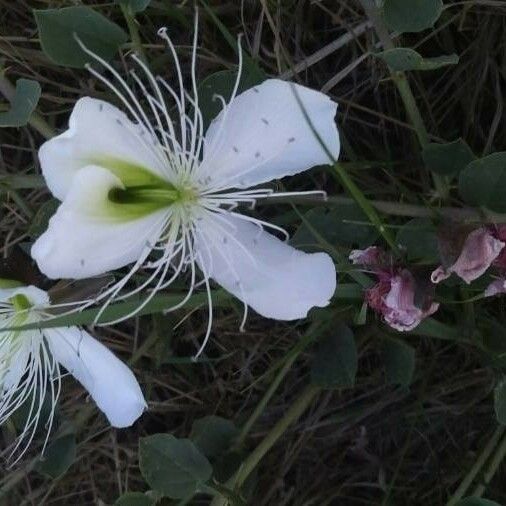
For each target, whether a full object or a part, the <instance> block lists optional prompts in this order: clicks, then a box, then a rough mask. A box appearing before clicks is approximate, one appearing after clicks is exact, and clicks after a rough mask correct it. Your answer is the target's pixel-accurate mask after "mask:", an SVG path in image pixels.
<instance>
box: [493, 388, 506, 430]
mask: <svg viewBox="0 0 506 506" xmlns="http://www.w3.org/2000/svg"><path fill="white" fill-rule="evenodd" d="M494 409H495V416H496V418H497V421H498V422H499V423H500V424H501V425H506V378H503V379H502V380H501V381H500V382H499V383H498V384H497V386H496V387H495V389H494Z"/></svg>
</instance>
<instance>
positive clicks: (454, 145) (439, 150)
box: [422, 139, 475, 176]
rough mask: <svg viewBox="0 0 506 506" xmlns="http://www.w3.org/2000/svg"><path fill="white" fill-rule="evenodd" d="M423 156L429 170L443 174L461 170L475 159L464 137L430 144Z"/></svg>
mask: <svg viewBox="0 0 506 506" xmlns="http://www.w3.org/2000/svg"><path fill="white" fill-rule="evenodd" d="M422 157H423V161H424V162H425V166H426V167H427V168H428V169H429V170H431V171H432V172H435V173H436V174H441V175H443V176H450V175H453V174H457V173H459V172H461V171H462V170H464V169H465V167H466V166H467V165H469V164H470V163H471V162H472V161H473V160H474V159H475V156H474V153H473V152H472V151H471V148H470V147H469V146H468V145H467V144H466V142H465V141H464V140H462V139H457V140H456V141H453V142H448V143H447V144H435V143H434V144H429V145H428V146H427V147H426V148H425V149H424V150H423V151H422Z"/></svg>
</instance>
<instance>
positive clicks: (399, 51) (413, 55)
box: [376, 47, 459, 71]
mask: <svg viewBox="0 0 506 506" xmlns="http://www.w3.org/2000/svg"><path fill="white" fill-rule="evenodd" d="M376 56H378V57H379V58H381V59H382V60H384V61H385V62H386V63H387V65H388V66H389V67H390V68H391V69H392V70H395V71H403V70H436V69H439V68H441V67H446V66H448V65H456V64H457V63H458V62H459V57H458V56H457V55H456V54H448V55H442V56H435V57H433V58H424V57H423V56H422V55H421V54H420V53H417V52H416V51H415V50H413V49H409V48H407V47H396V48H394V49H389V50H387V51H383V52H381V53H377V55H376Z"/></svg>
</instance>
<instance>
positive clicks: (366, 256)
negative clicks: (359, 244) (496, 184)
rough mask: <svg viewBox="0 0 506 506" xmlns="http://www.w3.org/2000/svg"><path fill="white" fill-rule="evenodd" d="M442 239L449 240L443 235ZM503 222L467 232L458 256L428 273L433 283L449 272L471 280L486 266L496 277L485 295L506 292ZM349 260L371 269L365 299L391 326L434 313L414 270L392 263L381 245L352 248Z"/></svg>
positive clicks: (402, 326) (406, 325)
mask: <svg viewBox="0 0 506 506" xmlns="http://www.w3.org/2000/svg"><path fill="white" fill-rule="evenodd" d="M443 240H444V241H448V242H450V241H452V240H453V238H452V237H446V238H444V239H443ZM505 246H506V225H498V226H492V225H490V226H483V227H480V228H478V229H476V230H473V231H472V232H470V233H469V234H468V235H467V236H466V237H465V240H464V242H463V244H462V246H461V247H460V249H458V255H457V258H456V259H454V260H453V261H452V263H451V264H450V265H447V266H443V265H440V266H439V267H438V268H437V269H436V270H434V271H433V272H432V274H431V276H430V279H431V281H432V283H433V284H438V283H440V282H441V281H443V280H445V279H447V278H449V277H450V276H451V275H452V274H455V275H456V276H458V277H460V278H461V279H463V280H464V281H465V282H466V283H468V284H469V283H471V281H474V280H475V279H477V278H479V277H480V276H481V275H482V274H484V273H485V272H486V271H487V270H488V269H489V268H491V267H493V268H495V269H496V270H497V271H498V273H499V277H498V278H497V279H495V280H494V281H493V282H491V283H490V284H489V286H488V287H487V288H486V290H485V292H484V296H486V297H490V296H493V295H497V294H500V293H506V248H505ZM349 258H350V260H351V262H352V263H353V264H356V265H361V266H363V267H364V268H366V269H367V270H369V271H371V272H372V273H373V274H374V275H375V276H376V277H377V280H378V282H377V283H376V284H375V285H374V286H373V287H372V288H369V289H367V290H366V292H365V300H366V302H367V304H368V305H369V307H370V308H372V309H373V310H374V311H376V312H377V313H379V314H380V315H382V317H383V319H384V321H385V323H387V324H388V325H389V326H390V327H392V328H394V329H396V330H399V331H407V330H412V329H414V328H415V327H416V326H417V325H418V324H419V323H420V322H421V321H422V320H423V319H424V318H426V317H427V316H430V315H432V314H434V313H435V312H436V311H437V310H438V308H439V304H438V303H437V302H434V301H433V299H432V294H431V292H430V291H427V290H426V287H425V286H424V285H423V283H420V282H419V281H418V280H417V279H416V278H415V276H414V275H413V273H412V272H411V271H409V270H408V269H406V268H404V267H401V266H399V265H397V264H395V262H394V260H393V259H392V257H391V256H390V255H388V254H387V253H385V252H384V251H383V250H382V249H381V248H378V247H376V246H371V247H369V248H367V249H365V250H353V251H352V252H351V253H350V256H349Z"/></svg>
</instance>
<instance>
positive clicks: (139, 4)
mask: <svg viewBox="0 0 506 506" xmlns="http://www.w3.org/2000/svg"><path fill="white" fill-rule="evenodd" d="M115 1H116V3H117V4H119V5H124V6H125V7H127V8H128V9H130V12H132V13H136V12H142V11H144V10H146V8H147V6H148V5H149V4H150V3H151V0H115Z"/></svg>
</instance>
